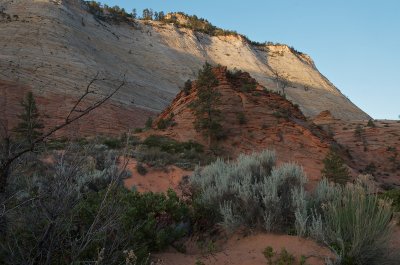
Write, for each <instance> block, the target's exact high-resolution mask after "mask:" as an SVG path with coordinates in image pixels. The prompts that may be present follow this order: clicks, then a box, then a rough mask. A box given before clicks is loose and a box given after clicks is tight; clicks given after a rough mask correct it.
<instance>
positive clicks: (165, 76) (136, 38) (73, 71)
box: [0, 0, 368, 130]
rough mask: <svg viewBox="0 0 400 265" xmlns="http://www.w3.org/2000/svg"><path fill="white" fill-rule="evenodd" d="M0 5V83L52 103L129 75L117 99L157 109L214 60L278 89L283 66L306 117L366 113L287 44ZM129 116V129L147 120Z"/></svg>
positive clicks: (67, 1)
mask: <svg viewBox="0 0 400 265" xmlns="http://www.w3.org/2000/svg"><path fill="white" fill-rule="evenodd" d="M0 10H4V11H2V15H0V36H2V37H1V38H0V80H4V81H7V82H14V83H15V84H17V85H19V86H24V87H29V88H30V89H31V90H32V91H33V92H34V94H35V95H36V96H38V97H41V98H44V99H47V100H48V102H49V104H50V103H51V102H53V101H54V100H51V98H49V96H50V95H51V94H52V93H53V94H54V95H62V97H65V96H67V97H71V98H74V97H76V96H78V95H79V94H80V93H81V91H82V90H83V89H84V88H85V87H86V85H87V83H88V82H89V81H90V79H91V78H92V77H93V76H94V75H95V74H96V73H97V72H99V73H100V76H101V77H104V78H107V79H108V80H109V81H108V82H103V83H101V84H98V88H99V89H100V90H102V91H107V90H108V89H109V88H110V87H112V85H113V83H114V82H116V81H115V80H120V79H122V76H123V75H125V77H126V79H127V85H126V86H124V88H123V89H121V91H120V92H119V93H118V94H117V95H116V96H115V98H114V102H115V104H119V106H122V107H124V108H127V109H134V110H138V109H141V110H143V111H145V112H146V113H155V112H159V111H161V110H163V109H164V108H165V107H166V106H167V105H168V104H169V103H170V102H171V101H172V99H173V98H174V97H175V95H176V94H177V93H178V92H179V87H180V86H182V85H183V83H184V81H186V80H187V79H188V78H191V79H193V78H194V77H195V75H196V73H197V71H198V69H200V68H201V66H202V65H203V64H204V62H205V61H209V62H211V63H215V64H221V65H226V66H228V67H229V68H235V67H236V68H237V69H241V70H243V71H246V72H249V73H250V74H251V76H253V77H254V78H255V79H256V80H257V82H258V83H259V84H260V85H262V86H264V87H266V88H268V89H272V90H277V84H276V82H275V81H274V77H273V76H274V75H273V71H278V72H279V73H280V74H281V75H282V76H285V77H286V78H287V79H288V80H289V81H290V82H291V85H290V87H287V88H286V89H285V90H286V94H287V97H288V99H290V100H292V101H293V102H294V103H297V104H298V105H299V106H300V108H301V110H302V111H303V113H304V114H305V115H306V116H315V115H317V114H318V113H320V112H321V111H323V110H326V109H328V110H330V111H331V112H332V113H333V114H334V115H335V117H338V118H341V119H344V120H353V119H367V118H368V115H366V114H365V113H364V112H363V111H361V110H360V109H359V108H357V107H356V106H355V105H354V104H352V103H351V102H350V101H349V100H348V99H346V98H345V97H344V96H343V95H342V94H341V93H340V91H339V90H337V89H336V88H335V87H334V86H333V85H332V84H331V83H330V82H329V81H328V80H327V79H326V78H325V77H324V76H322V75H321V74H320V73H319V72H318V70H317V69H316V67H315V65H314V63H313V61H312V60H311V58H310V57H309V56H307V55H305V54H301V53H297V52H294V51H292V50H291V49H289V48H288V47H287V46H284V45H277V46H273V45H270V46H264V47H256V46H252V45H250V44H249V43H248V42H247V41H246V40H244V39H243V38H242V37H240V36H224V37H222V36H221V37H212V36H209V35H206V34H202V33H198V32H193V31H191V30H189V29H185V28H177V27H175V26H174V25H172V24H163V23H161V22H151V21H150V22H143V21H131V22H130V23H125V22H124V23H119V24H117V23H112V22H103V21H100V20H98V19H96V18H95V17H93V15H92V14H90V13H88V12H87V11H86V8H85V6H84V5H82V4H81V2H80V1H78V0H64V1H61V0H59V1H50V0H35V1H28V0H12V1H11V0H3V1H1V3H0ZM112 80H114V81H112ZM6 95H7V93H6ZM53 99H54V98H53ZM58 103H59V102H57V103H56V104H58ZM140 113H141V112H140V111H139V112H138V113H137V114H136V115H140ZM132 114H134V112H132ZM49 115H51V113H49ZM109 118H111V116H110V117H105V118H104V119H102V120H103V122H104V123H105V124H104V126H106V127H107V126H112V125H113V122H114V120H113V119H109ZM129 119H131V122H130V123H129V124H130V125H131V126H132V127H136V126H141V125H143V120H145V119H142V118H135V116H134V115H133V116H130V118H129ZM125 129H126V128H125ZM101 130H102V129H101Z"/></svg>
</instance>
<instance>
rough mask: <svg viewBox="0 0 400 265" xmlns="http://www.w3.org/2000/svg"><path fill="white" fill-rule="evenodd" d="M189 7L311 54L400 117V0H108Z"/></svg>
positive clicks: (350, 92) (359, 99) (340, 80)
mask: <svg viewBox="0 0 400 265" xmlns="http://www.w3.org/2000/svg"><path fill="white" fill-rule="evenodd" d="M102 2H103V3H106V4H108V5H110V6H112V5H119V6H120V7H124V8H125V9H126V10H127V11H128V12H129V11H130V10H132V9H133V8H136V9H137V10H138V14H141V11H142V10H143V8H152V9H153V10H155V11H164V12H166V13H167V12H171V11H183V12H185V13H188V14H195V15H197V16H199V17H203V18H206V19H208V20H209V21H210V22H211V23H213V24H214V25H216V26H218V27H221V28H224V29H231V30H236V31H237V32H239V33H242V34H244V35H247V36H248V37H249V38H250V39H252V40H255V41H260V42H262V41H273V42H281V43H285V44H288V45H290V46H293V47H295V48H296V49H297V50H299V51H302V52H305V53H307V54H309V55H310V56H311V57H312V58H313V59H314V61H315V63H316V65H317V67H318V69H319V70H320V72H321V73H322V74H324V75H325V76H326V77H327V78H328V79H329V80H330V81H331V82H332V83H334V84H335V85H336V86H337V87H338V88H339V89H340V90H341V91H342V93H344V94H345V95H346V96H348V97H349V98H350V99H351V100H352V101H353V102H354V103H355V104H356V105H358V106H359V107H360V108H361V109H363V110H364V111H366V112H367V113H368V114H370V115H371V116H372V117H373V118H376V119H399V115H400V101H399V99H400V80H399V77H400V0H334V1H330V0H275V1H270V0H245V1H243V0H240V1H238V0H230V1H228V0H213V1H210V0H186V1H185V0H142V1H130V0H103V1H102Z"/></svg>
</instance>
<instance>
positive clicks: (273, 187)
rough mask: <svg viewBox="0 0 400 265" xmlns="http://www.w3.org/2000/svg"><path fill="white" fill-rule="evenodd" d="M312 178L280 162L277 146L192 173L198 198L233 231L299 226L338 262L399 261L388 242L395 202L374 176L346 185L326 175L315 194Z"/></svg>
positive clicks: (282, 229)
mask: <svg viewBox="0 0 400 265" xmlns="http://www.w3.org/2000/svg"><path fill="white" fill-rule="evenodd" d="M306 182H307V178H306V176H305V174H304V172H303V170H302V168H301V167H299V166H298V165H296V164H290V163H289V164H288V163H286V164H282V165H280V166H278V167H277V166H275V154H274V152H271V151H264V152H261V153H258V154H256V153H253V154H251V155H241V156H239V158H238V159H237V160H236V161H232V162H229V161H228V162H226V161H223V160H222V159H218V160H217V161H216V162H214V163H212V164H210V165H209V166H207V167H205V168H203V169H197V170H196V171H195V173H194V174H193V176H192V177H191V178H190V184H191V186H192V188H193V192H194V194H195V196H194V198H195V199H194V200H195V203H198V204H200V205H202V206H203V207H204V208H205V209H208V212H207V213H211V214H209V215H208V217H210V218H211V217H213V218H214V220H213V221H214V223H215V222H216V223H218V222H219V223H220V224H221V225H222V226H223V227H224V228H225V229H226V230H228V231H234V230H235V229H237V228H238V227H240V226H244V227H247V228H258V229H264V230H267V231H280V232H286V233H290V232H292V231H295V232H296V233H297V234H298V235H300V236H309V237H312V238H314V239H316V240H317V241H320V242H321V243H324V244H326V245H327V246H328V247H330V249H332V251H334V252H335V253H336V254H337V258H336V262H337V263H338V264H346V265H350V264H351V265H352V264H357V265H358V264H360V265H361V264H398V261H399V257H395V256H394V255H393V253H391V251H390V247H389V244H388V242H389V235H390V231H391V224H390V221H391V216H392V208H391V206H390V201H387V200H382V199H379V198H378V197H377V195H376V190H375V186H374V183H373V182H372V181H371V179H370V177H369V176H359V178H358V179H357V180H356V181H355V182H354V183H352V184H347V185H345V186H344V185H340V184H335V183H330V182H329V181H328V180H327V179H323V180H321V181H320V182H319V184H318V185H317V187H316V189H315V190H314V191H313V192H311V193H309V192H307V191H306V190H305V189H304V186H305V184H306ZM204 208H203V209H204ZM396 262H397V263H396Z"/></svg>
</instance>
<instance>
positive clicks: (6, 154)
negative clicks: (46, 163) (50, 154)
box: [0, 73, 125, 194]
mask: <svg viewBox="0 0 400 265" xmlns="http://www.w3.org/2000/svg"><path fill="white" fill-rule="evenodd" d="M105 80H106V79H105V78H99V73H97V74H96V76H95V77H94V78H93V79H92V80H91V81H90V82H89V83H88V85H87V86H86V89H85V91H84V93H83V94H82V95H81V96H80V97H79V98H78V100H77V101H76V102H75V104H74V105H73V107H72V108H71V110H70V111H69V113H68V115H67V116H66V118H65V119H64V121H63V122H62V123H61V124H59V125H56V126H54V127H53V128H51V129H49V130H48V131H47V132H45V133H44V134H43V135H41V136H40V137H38V138H37V139H35V140H34V141H32V143H30V144H29V145H28V146H21V145H18V144H17V145H16V146H13V145H12V141H11V136H10V133H9V130H8V128H7V126H5V124H4V122H2V123H1V124H0V125H1V128H0V129H1V134H0V137H1V138H0V148H1V154H0V194H2V193H4V192H5V189H6V187H7V182H8V177H9V174H10V168H11V166H12V164H13V163H14V162H15V161H16V160H17V159H19V158H20V157H21V156H23V155H24V154H26V153H29V152H31V151H32V150H34V149H35V147H36V146H37V145H38V144H40V143H42V142H44V141H45V140H46V139H48V138H49V137H51V136H53V135H54V134H55V133H56V132H57V131H60V130H61V129H63V128H65V127H66V126H68V125H70V124H71V123H73V122H75V121H77V120H79V119H81V118H82V117H84V116H86V115H88V114H89V113H90V112H92V111H93V110H95V109H97V108H99V107H100V106H101V105H103V104H104V103H105V102H106V101H107V100H109V99H110V98H111V97H112V96H114V95H115V93H117V92H118V91H119V90H120V89H121V88H122V87H123V86H124V85H125V76H124V78H123V80H118V81H116V80H113V81H115V82H116V83H118V84H117V85H116V87H115V88H113V89H112V90H111V91H110V92H109V93H108V94H106V95H101V94H100V93H99V91H97V90H96V89H94V88H93V85H94V84H95V82H97V81H105ZM90 95H95V96H96V97H98V98H97V99H96V100H94V101H92V102H91V103H90V101H89V99H88V98H89V96H90ZM84 103H86V104H84ZM88 103H89V104H88ZM84 105H85V106H84Z"/></svg>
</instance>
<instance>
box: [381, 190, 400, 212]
mask: <svg viewBox="0 0 400 265" xmlns="http://www.w3.org/2000/svg"><path fill="white" fill-rule="evenodd" d="M380 197H381V198H384V199H387V200H391V201H392V205H393V210H394V211H395V212H400V190H397V189H392V190H389V191H385V192H384V193H383V194H381V195H380Z"/></svg>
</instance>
